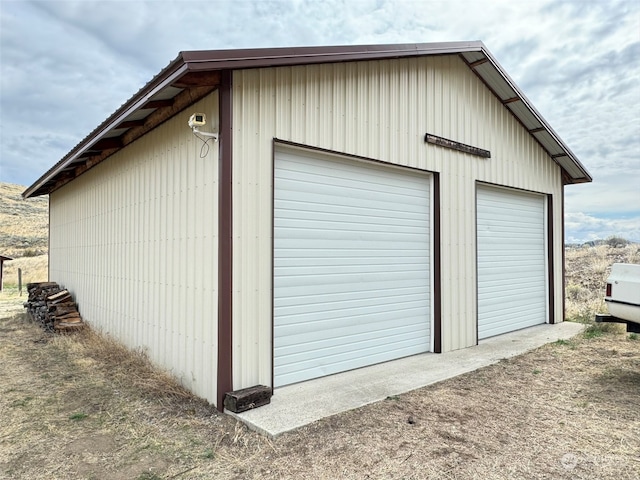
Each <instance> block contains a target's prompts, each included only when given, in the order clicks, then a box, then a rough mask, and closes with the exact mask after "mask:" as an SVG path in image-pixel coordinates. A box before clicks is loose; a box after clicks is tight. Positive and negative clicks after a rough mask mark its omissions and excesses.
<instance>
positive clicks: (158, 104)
mask: <svg viewBox="0 0 640 480" xmlns="http://www.w3.org/2000/svg"><path fill="white" fill-rule="evenodd" d="M171 105H173V99H172V98H169V99H167V100H151V101H150V102H147V103H145V104H144V105H143V106H142V108H141V110H145V109H147V108H165V107H170V106H171Z"/></svg>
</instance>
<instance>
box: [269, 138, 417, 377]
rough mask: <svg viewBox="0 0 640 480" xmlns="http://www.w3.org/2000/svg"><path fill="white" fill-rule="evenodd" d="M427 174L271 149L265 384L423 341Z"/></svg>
mask: <svg viewBox="0 0 640 480" xmlns="http://www.w3.org/2000/svg"><path fill="white" fill-rule="evenodd" d="M429 217H430V215H429V177H428V176H426V175H424V174H419V173H415V172H407V171H404V170H401V169H398V168H393V167H382V166H379V165H374V164H371V163H365V162H357V161H353V160H345V159H337V158H332V157H328V156H326V155H319V154H315V153H311V152H304V153H303V152H302V151H299V150H295V151H278V152H277V153H276V164H275V205H274V386H276V387H277V386H280V385H286V384H289V383H294V382H299V381H302V380H308V379H310V378H316V377H320V376H324V375H329V374H332V373H337V372H341V371H345V370H350V369H353V368H358V367H362V366H365V365H370V364H373V363H378V362H382V361H387V360H391V359H395V358H400V357H404V356H408V355H413V354H416V353H422V352H426V351H427V350H429V346H430V338H429V330H430V316H429V312H430V302H429V299H430V285H429V277H430V275H429V258H430V252H429V230H430V220H429Z"/></svg>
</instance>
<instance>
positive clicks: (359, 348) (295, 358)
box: [277, 332, 420, 372]
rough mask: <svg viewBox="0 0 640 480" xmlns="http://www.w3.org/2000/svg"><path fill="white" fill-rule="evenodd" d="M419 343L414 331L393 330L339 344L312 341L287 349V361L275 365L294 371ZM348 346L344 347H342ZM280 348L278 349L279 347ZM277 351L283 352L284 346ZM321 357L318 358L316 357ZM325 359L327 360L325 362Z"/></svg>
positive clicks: (414, 345)
mask: <svg viewBox="0 0 640 480" xmlns="http://www.w3.org/2000/svg"><path fill="white" fill-rule="evenodd" d="M419 345H420V339H417V338H416V335H415V333H403V334H396V333H395V332H387V333H386V335H385V336H384V337H380V336H379V337H373V338H369V339H364V338H363V339H360V338H358V339H357V340H353V339H352V341H350V342H348V343H343V344H339V343H336V342H334V341H326V342H313V343H307V344H302V345H301V346H300V347H304V348H299V349H297V350H298V351H297V352H294V351H287V352H286V354H287V357H286V358H287V363H281V364H278V365H277V367H279V368H280V370H281V371H283V370H285V369H286V370H287V371H288V372H294V371H296V370H306V369H307V368H309V367H311V366H313V364H314V363H320V364H322V363H324V364H325V365H327V364H330V363H333V362H336V361H338V362H341V361H344V360H346V359H355V358H358V357H360V356H363V355H371V354H373V353H380V352H383V351H385V350H389V349H390V348H389V347H390V346H391V347H392V348H391V350H393V349H394V348H396V349H402V348H407V347H417V346H419ZM345 346H347V347H348V348H347V349H345V348H344V347H345ZM279 350H280V349H279ZM281 350H283V351H279V352H278V353H283V354H284V350H285V349H284V348H283V349H281ZM318 356H320V357H322V359H321V360H318V359H317V358H316V357H318ZM325 360H329V361H328V362H325Z"/></svg>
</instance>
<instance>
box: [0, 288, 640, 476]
mask: <svg viewBox="0 0 640 480" xmlns="http://www.w3.org/2000/svg"><path fill="white" fill-rule="evenodd" d="M2 295H5V296H4V297H3V296H2ZM22 301H24V299H20V298H18V297H17V296H15V295H10V296H7V295H6V294H0V318H1V320H0V478H2V479H5V478H6V479H47V480H49V479H114V480H118V479H123V480H124V479H127V480H128V479H136V480H145V479H146V480H150V479H210V478H225V479H265V478H266V479H272V478H273V479H288V478H295V479H297V478H304V479H337V478H345V479H363V480H364V479H429V478H434V479H436V478H437V479H520V478H522V479H570V478H571V479H574V478H578V479H579V478H585V479H587V478H588V479H594V478H598V479H616V480H620V479H637V478H640V416H639V414H638V401H639V399H640V338H638V336H630V335H629V334H626V333H623V330H622V329H620V328H617V327H613V328H611V327H606V328H604V329H602V328H597V327H591V328H589V329H588V330H587V331H586V333H585V334H583V335H580V336H579V337H576V338H574V339H573V340H571V341H569V342H564V341H562V342H555V343H552V344H549V345H547V346H544V347H542V348H539V349H537V350H535V351H532V352H530V353H528V354H525V355H522V356H520V357H516V358H513V359H509V360H504V361H502V362H500V363H498V364H496V365H493V366H490V367H487V368H483V369H481V370H478V371H476V372H472V373H469V374H466V375H462V376H460V377H457V378H454V379H451V380H448V381H445V382H441V383H438V384H436V385H432V386H429V387H425V388H421V389H419V390H415V391H413V392H410V393H407V394H404V395H400V396H397V397H392V398H388V399H387V400H385V401H382V402H378V403H375V404H373V405H369V406H366V407H363V408H360V409H357V410H353V411H350V412H346V413H343V414H340V415H336V416H333V417H330V418H327V419H324V420H321V421H319V422H316V423H314V424H311V425H309V426H307V427H304V428H302V429H299V430H297V431H294V432H291V433H288V434H285V435H283V436H281V437H278V438H277V439H275V440H268V439H267V438H265V437H263V436H261V435H258V434H256V433H254V432H251V431H249V430H247V429H246V427H244V426H243V425H241V424H239V423H237V422H236V421H235V420H233V419H232V418H230V417H228V416H225V415H220V414H219V413H217V412H216V411H215V409H213V408H211V407H210V406H208V405H207V404H206V403H204V402H203V401H201V400H199V399H197V398H194V397H191V396H190V395H189V394H188V393H187V392H185V391H184V390H182V389H181V388H180V387H179V386H178V385H176V384H175V383H173V382H172V381H171V380H170V379H169V378H168V377H165V376H164V375H163V374H162V373H161V372H158V371H155V370H153V368H152V367H150V366H149V364H148V363H147V362H146V359H145V358H144V357H143V356H142V355H140V354H133V355H132V354H129V353H127V352H126V351H124V350H123V349H122V348H121V347H119V346H118V345H117V344H114V343H113V342H110V341H109V340H108V339H104V338H102V337H100V336H98V335H96V334H94V333H92V332H91V331H85V332H84V333H82V334H76V335H73V336H53V335H50V334H46V333H44V332H43V331H42V330H41V329H40V328H39V327H38V326H37V325H36V324H33V323H31V322H30V321H29V320H28V318H27V317H26V316H25V315H24V314H22V313H21V312H22V308H21V302H22Z"/></svg>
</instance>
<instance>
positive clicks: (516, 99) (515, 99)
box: [502, 97, 520, 105]
mask: <svg viewBox="0 0 640 480" xmlns="http://www.w3.org/2000/svg"><path fill="white" fill-rule="evenodd" d="M519 101H520V97H512V98H507V99H506V100H502V104H503V105H506V104H508V103H513V102H519Z"/></svg>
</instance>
